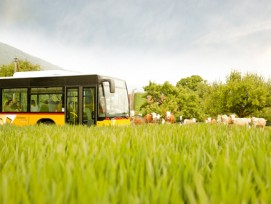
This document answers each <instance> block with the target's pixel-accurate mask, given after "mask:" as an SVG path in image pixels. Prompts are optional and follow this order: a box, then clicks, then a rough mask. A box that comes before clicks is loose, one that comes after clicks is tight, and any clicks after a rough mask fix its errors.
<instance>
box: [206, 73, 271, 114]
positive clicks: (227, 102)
mask: <svg viewBox="0 0 271 204" xmlns="http://www.w3.org/2000/svg"><path fill="white" fill-rule="evenodd" d="M210 94H211V96H210V97H209V99H208V100H209V104H208V107H209V108H210V110H211V111H212V112H211V113H212V114H215V113H217V114H221V113H226V114H231V113H235V114H237V115H238V116H239V117H247V116H250V115H252V114H253V113H255V112H259V111H261V110H262V109H264V108H266V107H270V86H269V85H268V83H266V82H265V81H264V79H263V78H262V77H261V76H258V75H256V74H249V73H247V74H246V75H244V76H242V75H241V73H240V72H238V71H233V72H231V73H230V75H229V76H228V77H227V79H226V83H225V84H213V87H212V92H211V93H210ZM219 111H220V113H219Z"/></svg>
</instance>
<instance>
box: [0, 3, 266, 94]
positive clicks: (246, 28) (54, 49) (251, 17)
mask: <svg viewBox="0 0 271 204" xmlns="http://www.w3.org/2000/svg"><path fill="white" fill-rule="evenodd" d="M0 42H2V43H5V44H8V45H11V46H13V47H16V48H18V49H20V50H22V51H24V52H27V53H28V54H31V55H33V56H35V57H39V58H41V59H43V60H46V61H48V62H50V63H52V64H55V65H58V66H60V67H62V68H64V69H67V70H72V71H78V72H87V73H93V74H103V75H108V76H114V77H118V78H122V79H125V80H126V82H127V86H128V89H129V91H132V90H134V91H138V90H143V87H144V86H148V85H149V83H150V82H154V83H157V84H163V83H164V82H166V81H167V82H170V83H171V84H172V85H176V83H177V82H178V81H179V80H181V79H182V78H186V77H190V76H192V75H199V76H201V77H202V78H203V79H204V80H207V82H209V83H213V82H216V81H222V82H223V81H225V79H226V77H227V76H228V75H229V74H230V73H231V72H232V71H239V72H241V73H242V74H246V73H255V74H258V75H261V76H263V77H265V78H266V79H269V78H270V77H271V1H270V0H238V1H236V0H227V1H222V0H220V1H219V0H218V1H214V0H76V1H73V0H57V1H56V0H1V1H0Z"/></svg>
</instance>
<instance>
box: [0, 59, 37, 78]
mask: <svg viewBox="0 0 271 204" xmlns="http://www.w3.org/2000/svg"><path fill="white" fill-rule="evenodd" d="M15 63H16V64H15ZM15 66H17V69H18V71H20V72H25V71H39V70H41V68H40V65H38V64H35V65H34V64H32V63H31V62H29V61H27V60H15V62H12V63H10V64H7V65H2V66H1V67H0V76H1V77H7V76H13V74H14V70H15V69H14V67H15Z"/></svg>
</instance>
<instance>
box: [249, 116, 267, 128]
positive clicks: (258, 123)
mask: <svg viewBox="0 0 271 204" xmlns="http://www.w3.org/2000/svg"><path fill="white" fill-rule="evenodd" d="M251 124H252V126H253V127H259V128H262V129H264V127H265V125H266V120H265V119H264V118H256V117H252V118H251Z"/></svg>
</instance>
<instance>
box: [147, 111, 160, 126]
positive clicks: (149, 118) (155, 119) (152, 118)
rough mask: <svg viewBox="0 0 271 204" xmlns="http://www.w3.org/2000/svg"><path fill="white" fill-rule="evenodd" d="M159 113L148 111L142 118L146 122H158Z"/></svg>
mask: <svg viewBox="0 0 271 204" xmlns="http://www.w3.org/2000/svg"><path fill="white" fill-rule="evenodd" d="M160 117H161V116H160V115H159V114H156V113H154V112H153V113H151V114H150V113H148V114H147V115H145V117H144V119H145V122H146V123H159V121H160Z"/></svg>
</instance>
